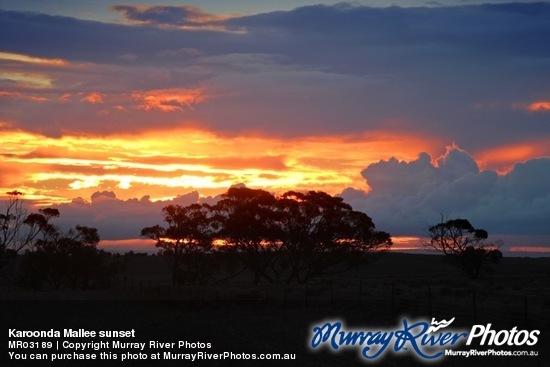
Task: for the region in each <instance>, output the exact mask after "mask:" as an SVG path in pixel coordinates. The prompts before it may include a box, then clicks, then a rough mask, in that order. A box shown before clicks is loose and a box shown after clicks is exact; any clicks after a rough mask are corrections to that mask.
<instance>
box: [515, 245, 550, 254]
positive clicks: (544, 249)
mask: <svg viewBox="0 0 550 367" xmlns="http://www.w3.org/2000/svg"><path fill="white" fill-rule="evenodd" d="M508 251H510V252H546V253H550V247H545V246H512V247H510V248H509V249H508Z"/></svg>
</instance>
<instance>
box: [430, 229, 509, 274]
mask: <svg viewBox="0 0 550 367" xmlns="http://www.w3.org/2000/svg"><path fill="white" fill-rule="evenodd" d="M428 233H429V236H430V240H429V242H426V243H425V246H427V247H429V248H431V249H434V250H435V251H437V252H440V253H442V254H444V255H445V256H446V257H447V259H448V260H449V261H450V262H451V264H453V265H455V266H457V267H458V268H460V269H461V270H462V271H463V272H464V273H466V275H468V277H470V278H472V279H475V278H479V277H480V276H481V274H482V271H483V270H484V269H485V268H486V267H487V265H488V264H490V263H497V262H498V261H499V260H500V259H501V258H502V252H500V250H499V246H497V245H495V244H493V243H490V242H488V241H487V239H488V237H489V234H488V233H487V231H486V230H484V229H479V228H474V226H473V225H472V224H471V223H470V221H468V220H467V219H450V220H443V221H442V222H441V223H438V224H436V225H434V226H431V227H430V228H429V229H428Z"/></svg>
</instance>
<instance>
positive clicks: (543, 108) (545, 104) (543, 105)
mask: <svg viewBox="0 0 550 367" xmlns="http://www.w3.org/2000/svg"><path fill="white" fill-rule="evenodd" d="M527 109H528V110H529V111H531V112H550V101H537V102H533V103H531V104H530V105H529V106H528V107H527Z"/></svg>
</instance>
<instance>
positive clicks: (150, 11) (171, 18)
mask: <svg viewBox="0 0 550 367" xmlns="http://www.w3.org/2000/svg"><path fill="white" fill-rule="evenodd" d="M111 9H113V10H114V11H118V12H121V13H122V14H123V15H124V17H125V18H126V19H127V20H129V21H133V22H138V23H145V24H152V25H157V26H167V27H173V26H179V27H191V28H199V29H200V28H201V27H203V26H204V25H212V24H219V23H220V22H221V21H223V20H225V19H227V18H228V16H223V15H217V14H211V13H207V12H205V11H203V10H202V9H200V8H198V7H196V6H193V5H182V6H132V5H116V6H113V7H111Z"/></svg>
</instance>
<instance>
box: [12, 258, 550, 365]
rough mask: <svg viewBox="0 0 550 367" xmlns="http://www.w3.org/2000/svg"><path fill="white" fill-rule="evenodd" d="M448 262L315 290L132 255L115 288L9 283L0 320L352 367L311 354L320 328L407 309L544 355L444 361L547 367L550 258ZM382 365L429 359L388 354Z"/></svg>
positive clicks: (406, 265)
mask: <svg viewBox="0 0 550 367" xmlns="http://www.w3.org/2000/svg"><path fill="white" fill-rule="evenodd" d="M442 260H443V259H442V257H440V256H435V255H412V254H401V253H390V254H387V255H385V256H383V257H382V258H380V259H378V260H377V261H376V262H373V263H371V264H368V265H366V266H364V267H361V268H358V269H355V270H353V271H350V272H348V273H344V274H340V275H338V276H332V277H326V278H321V279H316V280H315V281H312V282H309V283H308V284H307V285H290V286H285V285H280V284H279V285H273V284H268V283H260V284H254V283H252V282H251V281H250V279H248V278H247V277H246V276H244V277H242V278H239V279H235V280H233V281H232V282H230V283H225V284H217V285H183V286H175V287H173V286H171V285H170V281H169V280H170V273H169V269H168V267H167V266H166V263H165V259H163V258H162V257H157V256H134V257H132V258H130V259H128V263H127V269H126V271H125V273H123V274H120V275H119V278H118V283H117V285H116V286H115V287H114V288H112V289H107V290H91V291H86V292H84V291H58V292H54V291H42V292H39V291H29V290H21V289H18V288H14V287H5V289H4V290H3V292H2V299H3V302H2V303H3V305H4V306H5V307H4V309H6V310H8V311H7V312H3V313H2V317H3V320H2V325H6V326H7V327H18V328H20V329H24V328H31V330H32V329H45V330H47V329H49V328H52V327H53V328H60V327H64V328H69V327H70V328H89V329H94V330H102V329H105V330H108V329H120V330H125V329H129V328H134V329H136V333H137V337H138V339H143V340H160V341H175V340H189V341H192V340H194V341H203V342H210V343H212V345H213V350H216V351H220V352H223V351H233V352H238V351H240V352H247V353H268V352H275V353H296V354H297V360H296V361H285V362H284V363H282V362H277V363H276V362H273V363H271V364H269V365H281V366H350V365H366V363H365V362H364V361H362V360H361V358H360V357H359V356H358V355H357V352H356V351H344V352H341V353H338V354H334V353H329V352H328V351H320V352H319V351H315V352H312V351H310V350H309V348H308V347H307V345H306V344H307V341H308V333H309V331H310V330H311V328H312V326H313V325H317V324H319V323H321V322H323V321H324V320H341V321H343V322H345V323H347V324H348V325H353V326H357V327H362V328H366V327H368V326H370V327H372V328H373V329H374V328H380V327H388V328H390V327H393V326H395V325H397V324H398V323H399V322H400V320H401V318H402V317H403V316H406V317H409V318H411V319H414V318H421V317H423V318H425V319H426V318H428V317H432V316H433V317H436V318H438V319H441V318H445V319H450V318H452V317H456V321H455V325H457V326H463V327H471V325H473V324H474V323H481V324H484V323H489V322H490V323H492V324H493V325H494V328H502V329H504V328H511V327H513V326H517V327H518V329H541V330H542V336H541V340H540V341H539V343H538V344H537V345H536V346H535V350H538V351H539V352H540V353H541V356H539V357H536V358H535V357H531V358H529V359H526V358H527V357H523V358H520V357H515V358H512V357H510V358H497V357H492V358H489V357H477V358H468V359H467V360H466V359H464V358H458V357H454V358H451V357H448V358H446V359H445V360H444V362H441V363H439V365H444V366H462V365H465V363H466V362H467V363H468V365H474V366H477V365H480V366H491V365H495V366H548V365H549V361H550V359H548V351H549V350H550V343H549V342H550V341H549V338H548V336H547V333H548V331H549V330H550V320H549V316H548V315H549V312H548V311H549V310H550V282H549V279H550V259H548V258H505V259H503V261H502V263H501V264H499V265H498V266H496V267H495V272H494V273H493V274H492V275H490V276H487V277H485V278H483V279H481V280H477V281H471V280H468V279H467V278H465V277H464V276H463V275H462V274H461V273H460V272H458V271H456V269H454V268H452V267H450V266H449V265H448V264H447V263H445V262H443V261H442ZM474 298H475V300H474ZM474 304H475V305H474ZM164 362H166V363H168V362H170V364H167V365H177V363H176V361H164ZM55 365H64V364H55ZM66 365H71V364H66ZM125 365H133V364H132V362H125ZM155 365H156V364H155ZM162 365H164V364H162ZM180 365H181V362H180ZM199 365H202V364H199ZM204 365H207V366H210V365H212V366H215V365H228V364H227V363H225V364H223V363H218V362H208V363H204ZM229 365H230V364H229ZM238 365H257V364H254V363H250V364H247V363H244V362H241V363H240V364H238ZM238 365H237V366H238ZM381 365H387V366H416V365H422V364H421V363H420V362H418V361H417V360H416V359H414V358H411V357H401V356H394V355H391V354H390V355H388V356H386V358H385V359H384V360H383V361H382V364H381Z"/></svg>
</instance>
